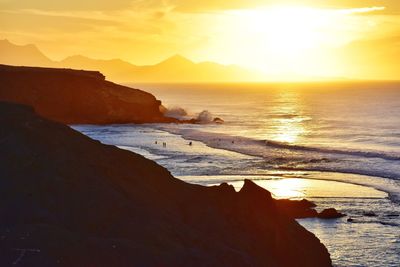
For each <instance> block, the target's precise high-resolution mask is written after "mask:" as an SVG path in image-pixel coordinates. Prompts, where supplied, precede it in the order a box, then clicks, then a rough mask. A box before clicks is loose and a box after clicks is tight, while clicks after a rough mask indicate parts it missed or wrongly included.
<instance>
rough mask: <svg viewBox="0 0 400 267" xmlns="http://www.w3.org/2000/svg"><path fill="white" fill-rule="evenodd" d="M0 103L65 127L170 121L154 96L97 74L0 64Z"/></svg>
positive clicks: (93, 72) (94, 72)
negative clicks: (30, 111)
mask: <svg viewBox="0 0 400 267" xmlns="http://www.w3.org/2000/svg"><path fill="white" fill-rule="evenodd" d="M0 100H3V101H11V102H16V103H21V104H26V105H30V106H32V107H34V109H35V111H36V112H37V113H38V114H40V115H42V116H44V117H46V118H49V119H52V120H55V121H58V122H62V123H67V124H85V123H86V124H108V123H144V122H169V121H172V119H169V118H165V117H164V116H163V114H161V112H160V105H161V102H160V101H159V100H157V99H156V98H155V97H154V96H153V95H151V94H149V93H146V92H144V91H141V90H138V89H133V88H129V87H125V86H121V85H118V84H114V83H112V82H109V81H106V80H105V77H104V76H103V75H102V74H101V73H99V72H96V71H79V70H69V69H51V68H36V67H12V66H6V65H0Z"/></svg>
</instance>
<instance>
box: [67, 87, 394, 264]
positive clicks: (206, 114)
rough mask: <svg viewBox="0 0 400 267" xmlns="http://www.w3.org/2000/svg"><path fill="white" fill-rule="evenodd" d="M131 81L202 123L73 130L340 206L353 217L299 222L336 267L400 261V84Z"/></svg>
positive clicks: (210, 178)
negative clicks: (317, 241) (314, 236)
mask: <svg viewBox="0 0 400 267" xmlns="http://www.w3.org/2000/svg"><path fill="white" fill-rule="evenodd" d="M129 86H131V87H135V88H140V89H143V90H145V91H148V92H151V93H153V94H154V95H155V96H156V97H157V98H158V99H161V100H162V101H163V105H164V106H166V107H167V108H168V109H169V110H170V112H169V115H170V116H175V117H181V118H190V117H198V118H199V119H201V120H202V122H203V123H201V124H195V125H186V124H144V125H107V126H94V125H79V126H73V128H75V129H77V130H79V131H81V132H82V133H84V134H86V135H88V136H90V137H92V138H94V139H97V140H100V141H101V142H103V143H107V144H113V145H117V146H119V147H121V148H123V149H128V150H131V151H133V152H136V153H139V154H142V155H143V156H145V157H147V158H149V159H152V160H155V161H156V162H158V163H159V164H160V165H162V166H164V167H166V168H167V169H168V170H169V171H170V172H171V173H172V174H173V175H175V176H176V177H178V178H180V179H183V180H185V181H187V182H191V183H197V184H203V185H214V184H218V183H221V182H229V183H231V184H233V185H234V186H235V187H237V189H238V190H239V189H240V186H241V181H243V179H244V178H248V179H252V180H254V181H256V182H257V183H258V184H260V185H261V186H263V187H265V188H267V189H268V190H270V191H271V192H272V193H273V194H274V195H275V197H277V198H293V199H299V198H307V199H310V200H312V201H314V202H315V203H316V204H317V205H318V209H322V208H326V207H334V208H336V209H338V210H340V211H341V212H343V213H346V214H347V215H348V216H347V217H344V218H341V219H336V220H326V221H324V220H320V219H301V220H298V221H299V223H300V224H302V225H303V226H304V227H306V228H307V229H308V230H309V231H311V232H313V233H314V234H315V235H316V236H317V237H319V238H320V239H321V242H322V243H324V244H325V245H326V247H327V248H328V250H329V252H330V253H331V257H332V260H333V262H334V265H335V266H399V265H400V217H399V216H400V83H396V82H334V83H299V84H293V83H292V84H279V83H276V84H272V83H271V84H130V85H129ZM215 117H218V118H220V119H222V120H223V121H224V123H222V124H218V123H212V120H213V118H215ZM189 142H192V143H191V145H189ZM162 143H166V147H164V146H163V145H162ZM349 217H351V218H352V219H353V220H354V221H353V222H347V218H349Z"/></svg>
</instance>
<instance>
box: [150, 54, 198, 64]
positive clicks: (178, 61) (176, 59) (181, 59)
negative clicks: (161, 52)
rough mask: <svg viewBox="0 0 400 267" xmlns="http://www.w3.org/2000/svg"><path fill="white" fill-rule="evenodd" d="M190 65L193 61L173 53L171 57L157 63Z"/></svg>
mask: <svg viewBox="0 0 400 267" xmlns="http://www.w3.org/2000/svg"><path fill="white" fill-rule="evenodd" d="M161 64H162V65H171V64H172V65H188V64H190V65H192V64H194V63H193V61H191V60H189V59H187V58H185V57H184V56H182V55H179V54H176V55H173V56H172V57H169V58H167V59H166V60H164V61H162V62H161V63H159V64H158V65H161Z"/></svg>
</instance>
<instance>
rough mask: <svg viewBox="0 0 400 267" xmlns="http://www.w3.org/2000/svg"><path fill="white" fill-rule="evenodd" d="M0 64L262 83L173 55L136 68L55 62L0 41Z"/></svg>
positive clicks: (136, 78) (121, 76)
mask: <svg viewBox="0 0 400 267" xmlns="http://www.w3.org/2000/svg"><path fill="white" fill-rule="evenodd" d="M0 63H1V64H7V65H16V66H39V67H56V68H74V69H85V70H98V71H101V72H102V73H103V74H105V76H106V77H107V79H109V80H114V81H118V82H242V81H243V82H244V81H261V80H265V77H264V76H263V75H262V74H261V73H257V72H254V71H250V70H247V69H244V68H241V67H238V66H235V65H228V66H227V65H222V64H217V63H214V62H200V63H195V62H193V61H191V60H189V59H187V58H185V57H183V56H181V55H174V56H172V57H170V58H168V59H166V60H164V61H162V62H160V63H158V64H154V65H145V66H139V65H134V64H131V63H129V62H127V61H124V60H121V59H107V60H105V59H93V58H89V57H86V56H82V55H74V56H69V57H67V58H65V59H63V60H61V61H55V60H52V59H50V58H48V57H47V56H46V55H44V54H43V53H42V52H41V51H40V50H39V49H38V48H37V47H36V46H35V45H33V44H28V45H16V44H13V43H11V42H9V41H8V40H0Z"/></svg>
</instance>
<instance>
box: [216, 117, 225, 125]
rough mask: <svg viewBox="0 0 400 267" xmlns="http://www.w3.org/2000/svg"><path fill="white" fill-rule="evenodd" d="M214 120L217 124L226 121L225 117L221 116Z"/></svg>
mask: <svg viewBox="0 0 400 267" xmlns="http://www.w3.org/2000/svg"><path fill="white" fill-rule="evenodd" d="M213 122H214V123H217V124H222V123H224V122H225V121H224V120H223V119H221V118H219V117H216V118H214V119H213Z"/></svg>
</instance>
